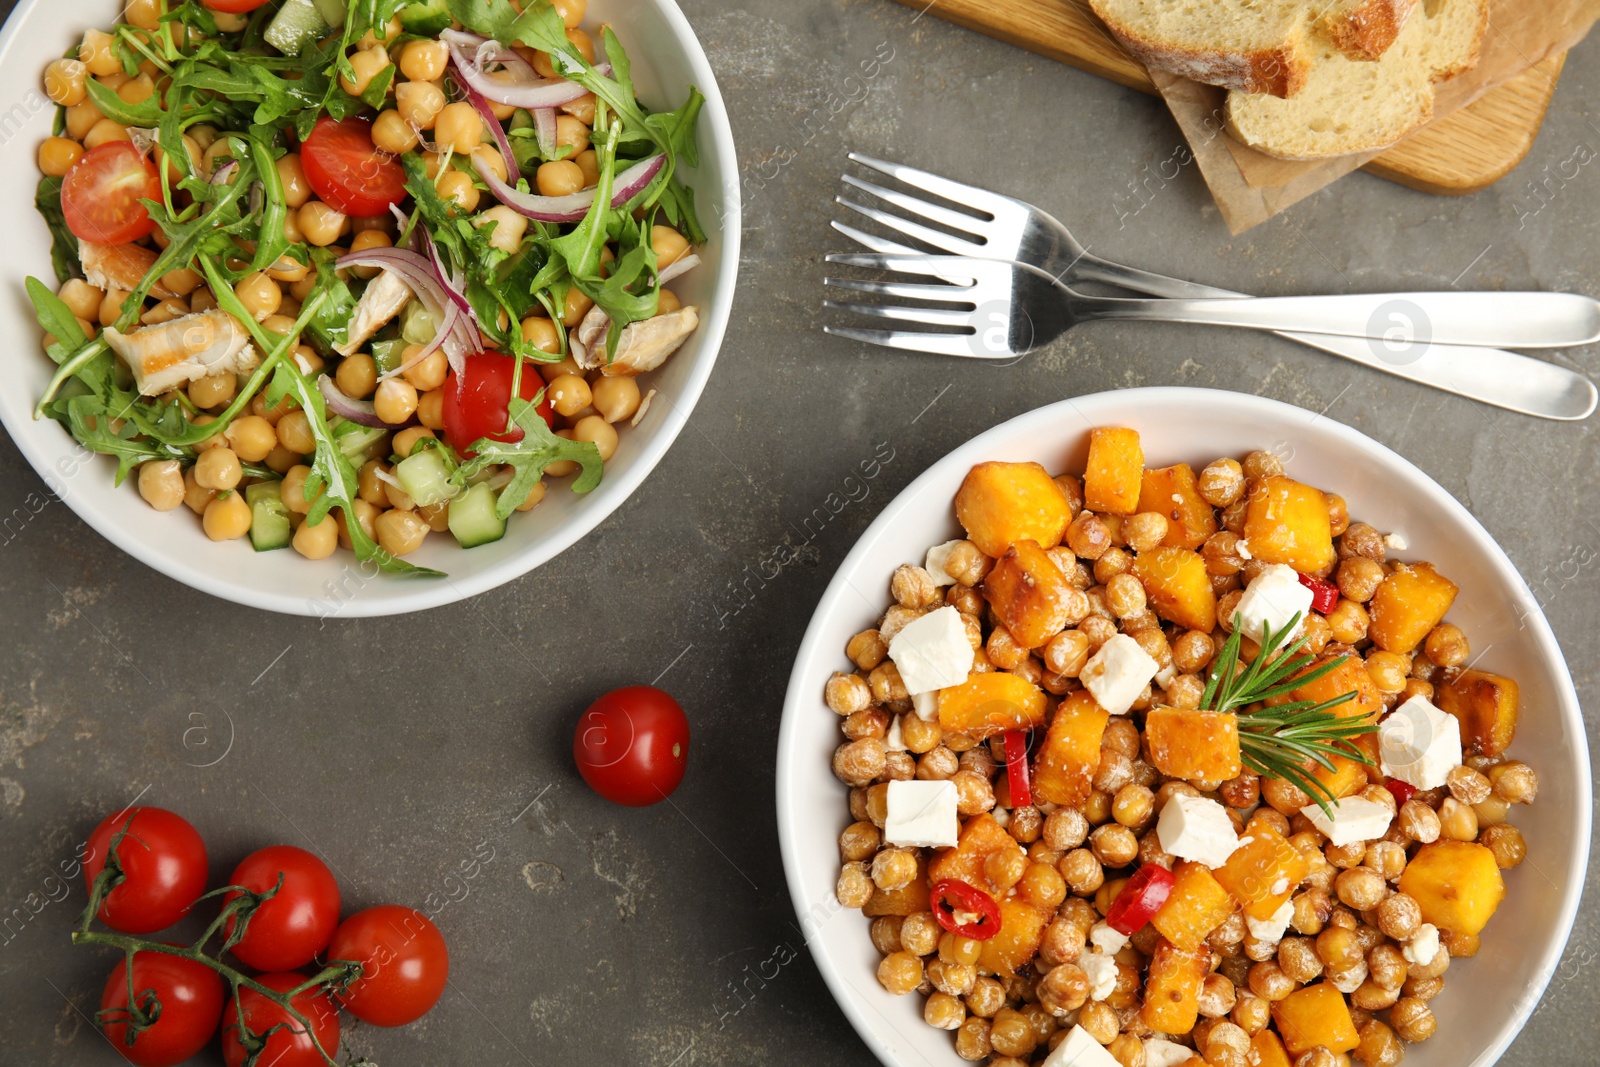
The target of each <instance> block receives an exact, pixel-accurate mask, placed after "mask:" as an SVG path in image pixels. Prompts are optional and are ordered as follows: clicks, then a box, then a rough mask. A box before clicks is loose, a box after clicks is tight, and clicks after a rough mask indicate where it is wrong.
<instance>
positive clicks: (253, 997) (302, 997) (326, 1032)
mask: <svg viewBox="0 0 1600 1067" xmlns="http://www.w3.org/2000/svg"><path fill="white" fill-rule="evenodd" d="M305 980H306V977H305V975H303V974H263V975H261V976H260V977H259V978H257V979H256V981H258V982H260V983H261V984H262V985H264V986H266V987H267V988H268V989H270V990H272V991H273V992H275V993H287V992H288V991H289V990H291V989H293V988H294V987H295V986H297V985H300V984H301V983H302V982H304V981H305ZM289 1003H290V1004H292V1005H294V1010H295V1011H297V1012H299V1013H300V1014H301V1015H304V1016H305V1017H306V1018H307V1019H309V1020H311V1033H310V1034H308V1033H306V1032H305V1028H304V1027H303V1026H302V1025H301V1024H300V1023H299V1022H298V1021H297V1020H296V1019H295V1017H294V1016H293V1015H290V1014H289V1013H288V1012H286V1011H284V1010H283V1008H281V1007H279V1006H278V1005H277V1004H275V1003H273V1002H272V1001H271V1000H269V999H268V998H266V997H264V996H262V995H261V994H260V993H257V992H256V991H255V990H254V989H250V988H248V987H246V986H240V987H239V997H238V1006H237V1007H235V1006H234V1002H233V1000H232V999H231V998H230V999H229V1000H228V1008H227V1010H226V1011H224V1012H223V1014H222V1019H223V1027H222V1061H223V1062H224V1063H226V1064H227V1065H228V1067H240V1064H242V1063H244V1061H245V1056H246V1052H245V1047H244V1044H243V1043H242V1042H241V1041H240V1040H239V1015H238V1013H239V1012H240V1011H243V1012H244V1025H245V1028H246V1029H248V1030H249V1031H250V1032H251V1033H252V1034H255V1035H257V1036H260V1035H261V1034H264V1033H266V1032H267V1031H268V1030H270V1029H272V1028H273V1027H274V1026H279V1025H282V1026H283V1027H284V1029H281V1030H279V1031H277V1032H276V1033H274V1034H273V1035H272V1036H271V1037H269V1038H267V1043H266V1046H265V1047H264V1048H263V1049H262V1050H261V1054H260V1056H258V1057H257V1058H256V1063H257V1064H259V1065H260V1067H269V1065H270V1067H325V1064H326V1063H327V1062H328V1061H327V1060H325V1059H323V1058H322V1053H319V1052H318V1051H317V1045H319V1044H320V1045H321V1046H322V1048H323V1051H324V1052H326V1053H327V1054H328V1055H329V1056H337V1055H338V1054H339V1011H338V1009H337V1008H335V1007H334V1006H333V1001H331V1000H329V999H328V994H327V993H326V992H324V991H322V990H320V989H308V990H306V991H305V992H304V993H298V994H296V995H295V996H294V997H293V998H291V999H290V1001H289ZM313 1035H315V1037H316V1043H313V1042H312V1040H311V1038H312V1036H313Z"/></svg>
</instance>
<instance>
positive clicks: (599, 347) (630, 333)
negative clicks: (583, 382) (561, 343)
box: [573, 306, 700, 378]
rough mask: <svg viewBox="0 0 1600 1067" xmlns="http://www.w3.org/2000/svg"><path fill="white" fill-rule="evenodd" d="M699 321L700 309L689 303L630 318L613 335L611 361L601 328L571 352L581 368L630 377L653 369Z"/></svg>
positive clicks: (609, 374)
mask: <svg viewBox="0 0 1600 1067" xmlns="http://www.w3.org/2000/svg"><path fill="white" fill-rule="evenodd" d="M699 325H700V311H699V309H698V308H695V307H693V306H690V307H683V308H679V309H678V310H677V311H673V312H669V313H668V314H665V315H657V316H656V317H655V318H653V319H640V320H639V321H638V322H630V323H628V325H627V326H625V327H623V329H622V336H621V337H620V338H618V339H617V355H616V358H615V359H613V360H612V361H611V362H609V363H607V362H606V346H605V334H604V333H603V332H602V333H601V334H600V336H599V337H597V338H596V339H595V342H594V344H593V345H590V346H588V347H586V348H585V350H584V351H583V352H582V353H581V354H579V353H578V352H576V351H575V352H574V353H573V359H575V360H577V362H578V366H580V367H582V368H583V369H584V370H594V369H595V368H596V367H599V368H600V369H601V373H602V374H605V375H606V376H608V377H612V378H618V377H621V378H631V377H633V376H634V375H638V374H644V373H645V372H646V371H653V370H655V369H656V368H657V367H659V366H661V364H663V363H665V362H666V361H667V357H668V356H670V355H672V353H674V352H676V351H677V350H678V346H679V345H681V344H683V342H684V339H685V338H687V337H688V336H689V335H690V334H691V333H694V331H695V327H697V326H699Z"/></svg>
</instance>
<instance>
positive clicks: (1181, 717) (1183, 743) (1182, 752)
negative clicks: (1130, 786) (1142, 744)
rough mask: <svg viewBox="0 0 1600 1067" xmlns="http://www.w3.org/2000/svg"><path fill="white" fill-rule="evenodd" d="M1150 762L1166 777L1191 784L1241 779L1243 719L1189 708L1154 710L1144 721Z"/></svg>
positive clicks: (1161, 708) (1229, 714) (1227, 714)
mask: <svg viewBox="0 0 1600 1067" xmlns="http://www.w3.org/2000/svg"><path fill="white" fill-rule="evenodd" d="M1144 731H1145V732H1144V736H1145V741H1146V742H1148V743H1149V746H1150V762H1151V763H1153V764H1154V765H1155V768H1156V770H1158V771H1160V772H1161V773H1162V774H1167V775H1171V776H1172V777H1174V778H1187V779H1189V780H1190V781H1213V782H1225V781H1227V780H1228V779H1230V778H1237V777H1239V772H1240V771H1242V770H1243V769H1244V764H1243V763H1242V762H1241V761H1240V758H1239V717H1238V716H1237V715H1234V714H1231V713H1227V712H1224V713H1218V712H1215V711H1196V710H1190V709H1187V708H1167V707H1160V708H1153V709H1151V711H1150V714H1148V715H1147V716H1145V720H1144Z"/></svg>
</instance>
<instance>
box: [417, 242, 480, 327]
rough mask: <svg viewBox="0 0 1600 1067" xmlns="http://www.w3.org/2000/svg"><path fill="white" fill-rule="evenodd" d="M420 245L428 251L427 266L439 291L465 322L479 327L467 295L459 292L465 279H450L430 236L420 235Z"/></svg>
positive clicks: (456, 277) (476, 316) (457, 277)
mask: <svg viewBox="0 0 1600 1067" xmlns="http://www.w3.org/2000/svg"><path fill="white" fill-rule="evenodd" d="M422 243H423V244H424V245H425V246H426V247H427V249H428V261H429V265H430V268H431V269H432V271H433V275H434V277H435V278H436V279H438V282H439V288H440V290H441V291H443V293H444V294H445V296H446V297H448V298H449V300H450V302H451V303H452V304H454V305H455V306H456V308H457V309H459V310H460V312H461V314H462V315H464V316H466V319H467V322H469V323H471V324H472V325H474V326H481V325H482V323H480V322H478V313H477V312H476V311H473V310H472V302H471V301H470V300H468V299H467V294H466V293H464V292H462V291H461V289H462V284H463V282H464V281H465V279H463V278H462V277H460V276H459V274H457V276H455V277H451V275H450V274H449V272H447V271H446V270H445V269H444V258H443V257H442V256H440V255H439V246H438V245H436V244H434V242H433V235H432V234H430V233H424V234H423V235H422Z"/></svg>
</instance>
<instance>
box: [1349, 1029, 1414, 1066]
mask: <svg viewBox="0 0 1600 1067" xmlns="http://www.w3.org/2000/svg"><path fill="white" fill-rule="evenodd" d="M1358 1035H1359V1037H1360V1041H1361V1043H1360V1044H1359V1045H1357V1046H1356V1050H1355V1057H1356V1058H1357V1059H1359V1060H1360V1061H1361V1062H1362V1063H1364V1064H1366V1067H1396V1065H1397V1064H1399V1062H1400V1061H1401V1059H1403V1058H1404V1057H1405V1046H1404V1045H1402V1044H1401V1043H1400V1039H1399V1038H1398V1037H1396V1036H1395V1032H1394V1031H1393V1030H1392V1029H1390V1028H1389V1025H1388V1024H1387V1023H1383V1022H1379V1021H1378V1020H1377V1019H1373V1020H1372V1021H1371V1022H1369V1023H1367V1024H1366V1025H1365V1026H1363V1027H1361V1029H1360V1030H1359V1031H1358Z"/></svg>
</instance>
